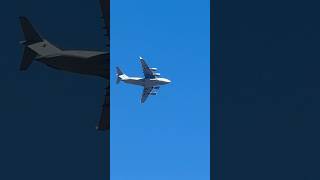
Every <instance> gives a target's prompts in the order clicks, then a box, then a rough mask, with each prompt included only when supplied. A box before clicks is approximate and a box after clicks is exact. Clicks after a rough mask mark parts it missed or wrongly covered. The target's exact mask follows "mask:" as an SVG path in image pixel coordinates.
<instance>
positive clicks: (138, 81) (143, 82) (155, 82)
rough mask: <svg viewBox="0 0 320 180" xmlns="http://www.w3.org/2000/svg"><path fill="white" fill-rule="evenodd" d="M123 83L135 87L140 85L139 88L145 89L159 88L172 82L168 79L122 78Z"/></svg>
mask: <svg viewBox="0 0 320 180" xmlns="http://www.w3.org/2000/svg"><path fill="white" fill-rule="evenodd" d="M121 81H123V82H125V83H128V84H133V85H138V86H143V87H157V86H161V85H165V84H169V83H170V82H171V81H170V80H169V79H166V78H151V79H149V78H141V77H128V76H126V77H122V78H121Z"/></svg>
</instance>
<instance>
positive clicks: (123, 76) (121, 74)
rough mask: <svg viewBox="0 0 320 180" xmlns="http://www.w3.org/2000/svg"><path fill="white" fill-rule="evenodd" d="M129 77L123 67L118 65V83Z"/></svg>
mask: <svg viewBox="0 0 320 180" xmlns="http://www.w3.org/2000/svg"><path fill="white" fill-rule="evenodd" d="M125 77H127V75H125V74H124V73H123V72H122V71H121V69H120V68H119V67H117V84H119V82H120V81H121V80H122V79H123V78H125Z"/></svg>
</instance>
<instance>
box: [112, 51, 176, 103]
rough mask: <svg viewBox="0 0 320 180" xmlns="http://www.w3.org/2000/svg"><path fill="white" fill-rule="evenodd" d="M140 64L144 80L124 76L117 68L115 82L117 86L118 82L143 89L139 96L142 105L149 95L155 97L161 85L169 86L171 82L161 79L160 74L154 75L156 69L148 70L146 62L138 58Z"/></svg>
mask: <svg viewBox="0 0 320 180" xmlns="http://www.w3.org/2000/svg"><path fill="white" fill-rule="evenodd" d="M139 59H140V63H141V66H142V70H143V74H144V78H141V77H129V76H127V75H126V74H124V73H123V72H122V71H121V69H120V68H119V67H116V69H117V81H116V83H117V84H119V82H120V81H123V82H124V83H128V84H133V85H138V86H142V87H143V92H142V96H141V103H144V102H145V101H146V100H147V98H148V96H149V95H157V91H158V90H159V89H160V86H161V85H165V84H169V83H171V81H170V80H169V79H166V78H161V77H160V73H156V71H157V70H158V69H157V68H149V66H148V64H147V63H146V61H145V60H144V59H143V58H142V57H139Z"/></svg>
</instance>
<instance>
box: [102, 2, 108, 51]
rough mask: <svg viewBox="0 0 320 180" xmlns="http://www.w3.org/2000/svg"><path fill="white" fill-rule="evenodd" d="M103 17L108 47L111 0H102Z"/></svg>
mask: <svg viewBox="0 0 320 180" xmlns="http://www.w3.org/2000/svg"><path fill="white" fill-rule="evenodd" d="M100 8H101V13H102V19H103V22H104V29H105V30H106V34H105V36H106V37H107V47H110V0H100Z"/></svg>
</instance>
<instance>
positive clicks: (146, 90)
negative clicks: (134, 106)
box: [141, 87, 153, 103]
mask: <svg viewBox="0 0 320 180" xmlns="http://www.w3.org/2000/svg"><path fill="white" fill-rule="evenodd" d="M152 89H153V87H150V88H143V92H142V96H141V103H144V102H145V101H146V100H147V98H148V97H149V95H150V93H151V91H152Z"/></svg>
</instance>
